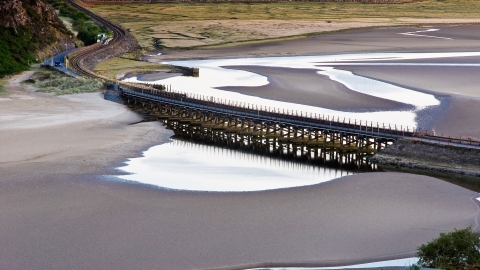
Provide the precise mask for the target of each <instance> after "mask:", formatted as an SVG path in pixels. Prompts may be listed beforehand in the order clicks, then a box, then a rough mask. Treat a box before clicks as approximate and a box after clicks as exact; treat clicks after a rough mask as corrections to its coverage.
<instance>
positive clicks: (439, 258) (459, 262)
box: [417, 227, 480, 269]
mask: <svg viewBox="0 0 480 270" xmlns="http://www.w3.org/2000/svg"><path fill="white" fill-rule="evenodd" d="M417 256H418V257H419V261H418V265H419V266H422V267H435V268H442V269H478V268H480V232H473V231H472V227H467V228H465V229H463V230H457V229H455V230H454V231H452V232H448V233H440V236H439V237H438V238H436V239H434V240H432V241H431V242H429V243H427V244H423V245H421V246H420V247H418V252H417Z"/></svg>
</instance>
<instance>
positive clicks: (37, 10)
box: [0, 0, 75, 76]
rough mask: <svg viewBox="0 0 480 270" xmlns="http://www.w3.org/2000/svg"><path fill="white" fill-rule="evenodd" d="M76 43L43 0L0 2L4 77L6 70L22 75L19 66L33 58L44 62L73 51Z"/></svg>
mask: <svg viewBox="0 0 480 270" xmlns="http://www.w3.org/2000/svg"><path fill="white" fill-rule="evenodd" d="M74 40H75V37H74V36H73V34H72V33H70V32H69V31H68V30H67V29H66V27H65V26H64V25H63V23H62V21H61V20H60V19H59V18H58V16H57V14H56V12H55V10H54V9H53V7H52V6H50V5H49V4H47V3H46V2H44V1H43V0H0V52H1V54H2V56H0V57H3V58H2V59H0V60H1V61H0V76H1V75H2V70H4V71H3V73H4V74H7V73H9V71H13V72H15V71H18V67H15V65H16V64H18V65H19V66H21V65H22V64H24V62H27V58H28V57H29V56H30V57H32V58H33V59H34V58H39V59H42V58H45V57H48V56H50V55H52V54H55V53H58V52H60V51H64V50H66V49H70V48H73V47H74ZM5 54H8V55H7V56H6V55H5ZM28 62H29V63H31V62H30V61H28ZM4 74H3V75H4Z"/></svg>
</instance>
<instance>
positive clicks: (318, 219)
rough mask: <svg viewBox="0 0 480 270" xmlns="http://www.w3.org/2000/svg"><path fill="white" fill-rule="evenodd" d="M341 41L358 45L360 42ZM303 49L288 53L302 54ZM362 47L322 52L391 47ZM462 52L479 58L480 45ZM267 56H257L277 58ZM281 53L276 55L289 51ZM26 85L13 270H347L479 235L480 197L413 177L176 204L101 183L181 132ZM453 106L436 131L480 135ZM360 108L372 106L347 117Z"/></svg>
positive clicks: (14, 202)
mask: <svg viewBox="0 0 480 270" xmlns="http://www.w3.org/2000/svg"><path fill="white" fill-rule="evenodd" d="M379 31H381V32H382V31H384V30H383V29H380V30H379ZM402 31H403V30H402ZM364 33H366V32H364ZM368 33H370V32H368ZM370 34H371V33H370ZM340 35H342V36H341V37H342V38H343V39H346V38H351V39H352V40H354V39H355V38H356V37H355V35H357V33H353V34H352V35H354V36H353V37H348V36H346V34H345V33H340ZM371 35H373V34H371ZM367 36H368V35H367ZM357 37H359V36H357ZM387 37H388V35H387ZM323 38H324V39H325V38H326V39H330V40H334V39H335V37H323ZM336 38H337V39H339V37H338V36H336ZM407 38H408V37H407ZM321 39H322V38H313V39H308V40H305V41H304V42H305V44H306V45H305V46H306V47H304V48H308V46H316V47H317V49H316V50H318V46H319V42H320V41H319V40H321ZM312 40H313V41H314V43H311V42H312ZM387 40H388V39H387ZM472 40H473V38H472ZM292 42H293V43H291V44H293V45H288V46H297V45H299V44H303V43H302V42H301V41H292ZM343 42H344V43H343V44H346V43H348V42H346V41H343ZM359 42H360V43H362V42H366V40H364V41H362V40H360V41H359ZM368 42H369V43H372V42H374V41H373V40H370V41H368ZM375 42H377V44H385V43H386V42H390V41H382V40H379V39H377V41H375ZM393 42H394V41H392V42H391V44H393ZM397 42H398V41H397ZM437 42H441V41H433V40H428V41H425V43H426V44H427V45H423V43H422V42H419V43H418V44H417V45H415V44H412V46H411V49H412V50H414V49H416V48H420V47H421V48H423V49H425V50H427V48H428V44H430V45H432V46H433V45H435V44H437ZM308 44H310V45H308ZM451 44H452V43H450V45H451ZM455 44H457V43H455ZM458 44H460V45H461V42H458ZM458 44H457V45H458ZM475 44H476V43H475ZM358 45H359V43H355V44H349V45H338V46H337V45H333V43H332V44H330V45H329V46H325V47H324V50H325V53H328V52H329V51H338V48H339V47H342V48H343V49H346V48H350V49H351V50H353V48H360V49H359V50H361V51H362V50H375V49H376V48H379V47H381V46H380V45H379V46H373V47H369V48H368V49H367V47H362V46H358ZM460 45H458V46H460ZM463 45H465V46H464V47H461V48H463V49H465V50H467V48H470V47H469V46H472V47H471V48H473V43H472V42H470V41H465V42H464V43H463ZM255 46H258V50H259V51H263V50H266V51H269V48H273V47H275V46H274V45H273V44H270V45H266V46H265V47H261V46H260V45H255ZM276 46H277V47H276V49H275V51H273V50H270V52H272V53H274V52H276V50H282V48H281V47H282V46H286V45H284V44H283V42H280V43H277V45H276ZM401 46H402V45H401V44H397V45H396V48H399V47H401ZM435 46H436V47H435ZM435 46H434V47H433V48H436V49H439V48H440V47H442V46H444V47H443V48H444V49H447V45H438V44H437V45H435ZM475 46H477V45H475ZM290 48H291V49H292V50H293V49H294V48H295V47H290ZM312 48H313V47H312ZM229 50H230V49H229ZM301 50H302V47H300V48H298V50H297V51H299V52H301ZM240 51H241V49H240ZM311 51H314V50H313V49H312V50H311ZM311 51H309V50H308V49H305V51H304V52H306V53H310V52H311ZM190 53H191V52H188V53H186V55H185V56H188V55H189V54H190ZM209 53H211V54H214V53H215V51H213V52H209ZM222 53H224V52H222V50H220V53H219V55H222ZM277 71H278V70H272V71H271V72H272V76H273V72H277ZM359 72H360V71H359ZM370 75H371V74H370ZM28 76H29V73H24V74H23V75H21V76H17V77H15V78H14V79H13V80H11V82H10V84H9V85H8V86H7V90H8V91H9V93H10V94H9V95H6V96H3V97H2V98H1V99H0V145H1V151H0V172H1V176H0V242H1V243H2V245H3V246H4V247H5V248H4V249H2V251H0V268H1V269H166V270H169V269H179V270H185V269H212V268H214V269H242V268H246V267H247V266H250V267H254V266H255V267H257V266H258V267H259V266H313V265H318V266H329V265H341V264H350V263H360V262H368V261H375V260H382V259H391V258H402V257H409V256H412V255H413V252H414V251H415V248H416V247H417V246H418V245H420V244H422V243H425V242H426V241H429V240H431V239H432V238H434V237H436V236H438V234H439V232H442V231H448V230H452V229H453V228H463V227H466V226H468V225H473V226H474V228H475V229H478V228H479V226H478V224H479V221H478V219H479V205H478V202H477V201H476V200H475V199H474V198H476V197H478V194H477V193H475V192H472V191H469V190H466V189H463V188H461V187H458V186H455V185H452V184H449V183H446V182H443V181H441V180H438V179H435V178H431V177H426V176H418V175H412V174H400V173H374V174H360V175H354V176H348V177H344V178H341V179H338V180H335V181H332V182H329V183H324V184H320V185H316V186H310V187H300V188H292V189H284V190H275V191H265V192H249V193H205V192H175V191H168V190H162V189H155V188H151V187H148V186H144V185H135V184H132V183H122V182H119V181H116V180H115V179H114V178H111V179H105V178H102V177H101V176H98V175H101V174H114V173H118V172H115V171H114V170H113V169H112V168H114V167H115V166H116V165H118V164H119V163H120V162H122V160H124V158H126V157H135V156H138V155H140V154H141V152H140V151H143V150H145V149H146V148H148V147H149V146H151V145H154V144H159V143H163V142H166V141H167V140H168V139H167V138H168V136H169V135H170V134H171V133H170V131H166V130H165V129H163V127H161V125H160V124H159V123H138V124H134V125H131V124H132V123H136V122H138V121H139V120H140V118H139V117H138V116H137V115H135V114H134V113H132V112H130V111H129V110H128V109H126V108H125V107H124V106H122V105H119V104H116V103H113V102H109V101H105V100H104V99H103V98H102V96H101V95H100V94H99V93H93V94H81V95H73V96H63V97H55V96H51V95H47V94H41V93H34V92H33V91H32V90H30V89H25V88H24V87H22V85H20V84H19V82H20V81H21V80H23V79H25V78H27V77H28ZM278 77H279V76H277V78H278ZM384 79H386V80H388V78H384ZM309 80H313V79H312V78H311V77H309ZM284 82H286V81H285V80H284V81H283V82H282V81H279V83H284ZM332 87H334V86H332ZM456 91H458V89H457V90H456ZM447 93H448V92H447ZM467 94H468V93H465V95H467ZM285 98H288V97H285ZM329 98H330V99H332V100H333V99H336V98H337V97H335V96H330V97H329ZM345 98H353V96H348V95H346V96H345ZM452 99H454V102H452V103H451V106H452V107H451V108H449V109H448V110H449V112H451V113H449V114H448V116H445V118H444V120H445V121H444V122H443V125H444V126H443V127H437V132H438V129H441V128H444V129H445V130H450V131H451V132H452V133H453V132H460V131H462V130H464V131H471V134H477V132H478V134H480V130H479V127H478V125H476V126H474V127H472V125H473V124H474V123H476V122H473V121H474V120H475V118H474V116H472V115H474V114H476V113H477V111H478V110H480V109H478V108H479V106H477V103H476V102H477V101H476V100H474V99H471V98H463V97H460V96H452ZM355 102H364V100H362V99H359V100H355V101H352V102H351V103H348V106H356V105H355V104H356V103H355ZM345 106H346V105H345ZM359 106H360V105H359ZM362 106H363V105H362ZM377 106H396V104H383V103H381V102H379V103H378V104H377ZM449 117H450V118H449ZM459 118H461V119H462V121H459V120H458V119H459ZM106 180H107V181H106ZM108 180H112V181H108ZM233 266H235V267H233Z"/></svg>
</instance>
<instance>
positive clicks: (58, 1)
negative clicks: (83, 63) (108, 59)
mask: <svg viewBox="0 0 480 270" xmlns="http://www.w3.org/2000/svg"><path fill="white" fill-rule="evenodd" d="M47 2H48V3H49V4H51V5H52V6H53V7H54V8H55V9H58V10H59V11H60V14H59V15H60V16H63V17H68V18H71V19H72V27H73V29H74V30H75V32H77V33H78V34H77V38H78V39H80V40H81V41H82V42H83V43H84V44H85V45H91V44H94V43H96V42H97V36H98V34H100V33H107V32H108V30H107V29H106V28H105V27H103V26H99V25H98V24H96V23H94V22H93V21H91V20H90V17H88V15H87V14H85V13H83V12H81V11H79V10H77V9H75V8H73V7H72V6H70V5H69V4H67V3H66V2H64V1H62V0H47Z"/></svg>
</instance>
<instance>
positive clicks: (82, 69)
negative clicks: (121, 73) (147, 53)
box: [66, 0, 143, 88]
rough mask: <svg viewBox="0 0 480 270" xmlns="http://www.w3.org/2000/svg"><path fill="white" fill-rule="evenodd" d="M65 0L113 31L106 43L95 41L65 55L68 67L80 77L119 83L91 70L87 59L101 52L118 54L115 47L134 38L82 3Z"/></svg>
mask: <svg viewBox="0 0 480 270" xmlns="http://www.w3.org/2000/svg"><path fill="white" fill-rule="evenodd" d="M66 1H67V2H68V3H69V4H70V5H71V6H73V7H74V8H76V9H78V10H80V11H82V12H84V13H85V14H87V15H88V16H90V18H91V19H92V20H93V21H95V22H97V23H98V24H100V25H103V26H105V27H106V28H107V29H108V30H110V31H112V32H113V38H112V39H111V40H110V41H109V42H108V44H107V45H104V44H102V43H101V42H100V43H95V44H93V45H90V46H86V47H84V48H82V49H80V50H77V51H75V52H73V53H71V54H69V55H67V58H68V62H69V68H71V69H73V70H74V71H75V72H76V73H77V74H79V75H81V76H82V77H87V78H94V79H100V80H102V81H105V83H111V84H115V83H119V82H117V81H115V80H111V79H108V78H106V77H103V76H100V75H98V74H96V73H95V72H93V68H94V65H93V64H91V63H90V64H89V63H87V61H89V60H90V61H92V59H96V58H97V56H98V55H102V54H104V55H109V57H115V56H118V55H116V54H115V53H114V52H116V51H117V50H116V47H118V46H121V45H122V43H128V42H131V41H132V40H134V38H133V37H132V36H131V35H130V34H129V33H128V32H127V31H125V30H124V29H123V28H122V27H120V26H119V25H116V24H114V23H112V22H110V21H108V20H106V19H105V18H103V17H101V16H98V15H97V14H95V13H93V12H91V11H90V10H88V9H86V8H85V7H83V6H82V5H79V4H77V3H76V2H75V1H73V0H66ZM129 39H130V40H129ZM135 43H136V41H135ZM120 51H121V50H120ZM112 52H113V53H112ZM122 53H124V52H122V51H121V53H118V54H119V55H120V54H122ZM129 86H130V85H129ZM139 87H141V86H139ZM142 88H143V87H142Z"/></svg>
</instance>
